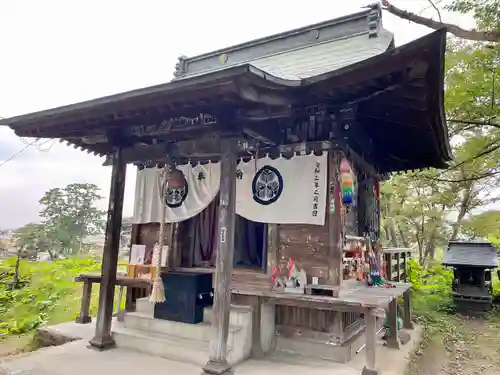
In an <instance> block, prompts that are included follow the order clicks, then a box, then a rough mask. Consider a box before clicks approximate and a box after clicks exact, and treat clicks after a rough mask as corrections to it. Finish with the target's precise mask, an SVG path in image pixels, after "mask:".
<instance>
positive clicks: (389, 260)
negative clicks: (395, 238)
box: [386, 252, 394, 281]
mask: <svg viewBox="0 0 500 375" xmlns="http://www.w3.org/2000/svg"><path fill="white" fill-rule="evenodd" d="M392 257H393V254H392V253H391V252H388V253H387V276H386V278H387V280H388V281H394V279H393V278H392Z"/></svg>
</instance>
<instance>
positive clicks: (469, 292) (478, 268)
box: [443, 241, 498, 310]
mask: <svg viewBox="0 0 500 375" xmlns="http://www.w3.org/2000/svg"><path fill="white" fill-rule="evenodd" d="M443 265H445V266H447V267H453V284H452V294H453V299H454V300H455V303H456V304H457V306H458V307H459V308H466V309H480V310H484V309H489V308H490V307H491V303H492V301H493V286H492V282H491V274H492V271H494V270H495V269H496V268H497V267H498V253H497V250H496V249H495V248H494V247H493V245H492V244H491V243H489V242H459V241H452V242H450V243H449V244H448V248H447V250H446V252H445V254H444V260H443Z"/></svg>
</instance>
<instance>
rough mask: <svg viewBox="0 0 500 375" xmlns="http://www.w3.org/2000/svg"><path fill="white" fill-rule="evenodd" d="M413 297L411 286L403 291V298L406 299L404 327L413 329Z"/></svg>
mask: <svg viewBox="0 0 500 375" xmlns="http://www.w3.org/2000/svg"><path fill="white" fill-rule="evenodd" d="M411 298H412V290H411V288H409V289H408V290H407V291H406V292H404V293H403V300H404V309H403V311H404V316H403V328H405V329H413V320H412V303H411Z"/></svg>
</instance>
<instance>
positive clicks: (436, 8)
mask: <svg viewBox="0 0 500 375" xmlns="http://www.w3.org/2000/svg"><path fill="white" fill-rule="evenodd" d="M428 1H429V3H430V4H431V6H432V7H433V8H434V9H435V10H436V12H437V14H438V17H439V22H441V23H443V19H442V18H441V12H440V11H439V8H438V7H437V6H436V4H434V1H432V0H428Z"/></svg>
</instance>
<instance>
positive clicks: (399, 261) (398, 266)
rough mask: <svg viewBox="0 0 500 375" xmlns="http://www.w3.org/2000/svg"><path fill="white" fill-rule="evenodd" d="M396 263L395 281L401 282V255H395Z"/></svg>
mask: <svg viewBox="0 0 500 375" xmlns="http://www.w3.org/2000/svg"><path fill="white" fill-rule="evenodd" d="M396 262H397V269H398V273H397V276H396V281H397V282H400V281H401V253H400V252H398V253H397V255H396Z"/></svg>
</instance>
